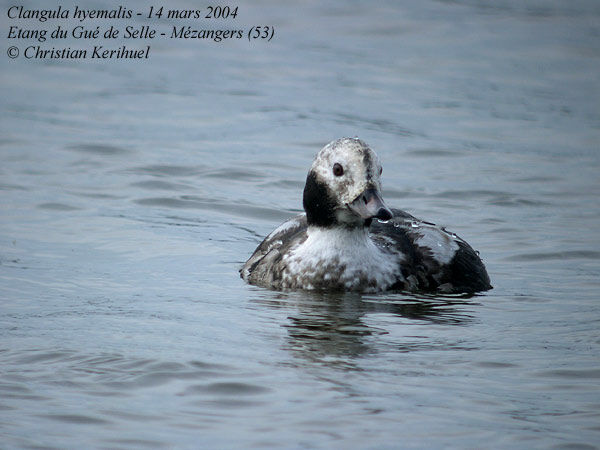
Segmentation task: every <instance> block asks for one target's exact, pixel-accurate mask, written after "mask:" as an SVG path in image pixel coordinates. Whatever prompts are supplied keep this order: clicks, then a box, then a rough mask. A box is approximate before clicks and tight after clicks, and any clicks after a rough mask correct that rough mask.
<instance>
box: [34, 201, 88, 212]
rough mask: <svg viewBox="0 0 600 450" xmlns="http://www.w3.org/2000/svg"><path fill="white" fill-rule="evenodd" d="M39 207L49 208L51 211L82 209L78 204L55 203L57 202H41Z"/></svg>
mask: <svg viewBox="0 0 600 450" xmlns="http://www.w3.org/2000/svg"><path fill="white" fill-rule="evenodd" d="M37 207H38V208H40V209H49V210H51V211H77V210H80V209H82V208H79V207H77V206H72V205H67V204H65V203H55V202H50V203H40V204H39V205H37Z"/></svg>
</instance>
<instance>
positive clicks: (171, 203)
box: [134, 196, 293, 221]
mask: <svg viewBox="0 0 600 450" xmlns="http://www.w3.org/2000/svg"><path fill="white" fill-rule="evenodd" d="M134 202H135V203H137V204H138V205H142V206H158V207H163V208H192V209H199V210H206V211H215V212H219V213H223V214H228V215H233V216H236V217H250V218H253V219H260V220H265V221H284V220H287V219H289V218H290V216H291V215H293V213H292V212H287V211H285V210H284V211H282V210H279V209H274V208H265V207H262V206H253V205H248V204H241V203H226V202H219V201H214V200H210V199H203V198H201V197H192V196H181V197H178V198H173V197H151V198H142V199H137V200H134Z"/></svg>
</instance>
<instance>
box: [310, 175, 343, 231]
mask: <svg viewBox="0 0 600 450" xmlns="http://www.w3.org/2000/svg"><path fill="white" fill-rule="evenodd" d="M302 204H303V206H304V210H305V211H306V219H307V221H308V224H309V225H317V226H320V227H330V226H332V225H334V224H335V223H336V218H335V212H334V208H335V201H334V200H333V198H332V196H331V194H330V192H329V189H327V186H326V185H325V184H324V183H322V182H320V181H318V180H317V177H316V175H315V174H314V172H312V171H311V172H310V173H309V174H308V176H307V177H306V185H305V186H304V197H303V200H302Z"/></svg>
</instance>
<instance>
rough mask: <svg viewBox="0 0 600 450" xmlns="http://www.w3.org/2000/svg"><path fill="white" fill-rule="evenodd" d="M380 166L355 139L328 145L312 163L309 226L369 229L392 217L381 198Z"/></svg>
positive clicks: (306, 193) (307, 204)
mask: <svg viewBox="0 0 600 450" xmlns="http://www.w3.org/2000/svg"><path fill="white" fill-rule="evenodd" d="M381 171H382V168H381V163H380V162H379V158H378V157H377V155H376V154H375V152H374V151H373V150H371V149H370V148H369V146H368V145H367V144H366V143H365V142H363V141H361V140H360V139H355V138H342V139H338V140H335V141H332V142H330V143H329V144H327V145H326V146H325V147H323V149H322V150H321V151H320V152H319V153H318V154H317V156H316V157H315V160H314V161H313V163H312V166H311V168H310V171H309V172H308V176H307V177H306V185H305V186H304V198H303V205H304V210H305V211H306V218H307V221H308V224H309V225H316V226H321V227H332V226H345V227H359V226H363V227H364V226H369V225H370V224H371V221H372V220H373V219H374V218H377V219H381V220H389V219H391V218H392V216H393V214H392V212H391V211H390V209H389V208H388V207H387V206H386V205H385V203H384V202H383V199H382V198H381Z"/></svg>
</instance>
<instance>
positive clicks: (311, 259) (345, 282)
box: [282, 227, 402, 292]
mask: <svg viewBox="0 0 600 450" xmlns="http://www.w3.org/2000/svg"><path fill="white" fill-rule="evenodd" d="M401 257H402V255H399V254H391V253H384V252H383V251H382V250H380V249H379V248H378V247H377V246H375V244H374V243H373V241H372V240H371V239H370V238H369V235H368V231H367V230H366V229H364V228H360V229H346V228H341V227H336V228H331V229H321V228H317V227H309V228H308V230H307V239H306V240H305V241H304V242H303V243H302V244H300V245H299V246H298V247H296V248H295V249H293V250H292V251H291V252H289V253H288V254H287V255H285V256H284V258H283V261H282V262H283V263H284V266H285V267H286V269H285V270H284V272H283V274H282V283H283V285H284V287H289V288H302V289H319V288H326V287H327V286H328V285H336V286H338V287H339V288H341V289H344V290H348V291H351V290H361V291H367V292H375V291H381V290H385V289H388V288H389V287H390V286H391V285H393V284H394V283H395V282H396V281H399V280H401V275H399V274H398V272H399V270H398V267H399V263H400V261H401Z"/></svg>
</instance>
